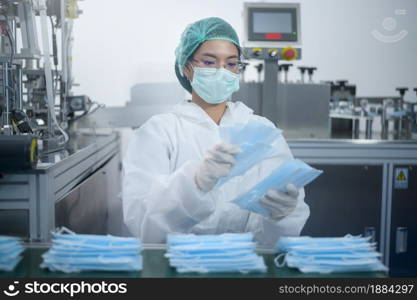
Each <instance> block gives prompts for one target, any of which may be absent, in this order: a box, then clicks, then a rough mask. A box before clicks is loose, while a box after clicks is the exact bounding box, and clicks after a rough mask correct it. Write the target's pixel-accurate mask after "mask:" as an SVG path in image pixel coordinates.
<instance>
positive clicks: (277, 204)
mask: <svg viewBox="0 0 417 300" xmlns="http://www.w3.org/2000/svg"><path fill="white" fill-rule="evenodd" d="M286 189H287V192H286V193H285V192H281V191H276V190H268V192H267V193H266V194H265V197H264V198H262V199H261V201H260V203H261V204H262V205H263V207H265V208H266V209H267V210H268V211H269V212H270V219H271V220H273V221H275V222H276V221H279V220H281V219H282V218H284V217H286V216H288V215H289V214H290V213H292V212H293V210H294V209H295V207H296V206H297V198H298V194H299V192H298V190H297V188H296V187H295V185H293V184H291V183H289V184H287V186H286Z"/></svg>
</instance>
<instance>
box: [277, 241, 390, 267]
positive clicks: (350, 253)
mask: <svg viewBox="0 0 417 300" xmlns="http://www.w3.org/2000/svg"><path fill="white" fill-rule="evenodd" d="M370 239H371V237H361V236H352V235H349V234H348V235H346V236H344V237H336V238H331V237H329V238H312V237H308V236H301V237H282V238H280V239H279V240H278V242H277V249H278V251H279V252H284V253H282V254H280V255H278V256H277V257H276V258H275V264H276V265H277V267H283V266H285V264H286V265H287V266H288V267H291V268H297V269H299V270H300V271H301V272H303V273H337V272H377V271H384V272H386V271H388V268H387V267H386V266H384V265H383V264H382V262H381V261H380V257H381V254H380V253H378V252H377V251H376V243H371V242H370Z"/></svg>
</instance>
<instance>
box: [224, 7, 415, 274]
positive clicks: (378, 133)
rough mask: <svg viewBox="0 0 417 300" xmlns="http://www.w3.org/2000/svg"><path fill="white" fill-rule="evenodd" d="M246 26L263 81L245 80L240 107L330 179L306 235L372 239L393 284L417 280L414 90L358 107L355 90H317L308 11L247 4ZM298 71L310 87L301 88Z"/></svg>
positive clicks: (246, 64)
mask: <svg viewBox="0 0 417 300" xmlns="http://www.w3.org/2000/svg"><path fill="white" fill-rule="evenodd" d="M243 16H244V26H245V28H244V29H245V30H244V32H245V36H244V38H243V40H244V42H243V44H244V48H243V55H244V61H243V68H244V72H245V70H246V72H247V70H248V68H251V67H254V68H255V69H256V71H257V72H258V78H257V80H254V81H250V80H245V76H243V80H242V81H241V84H240V86H241V87H240V90H239V91H238V92H236V93H235V94H234V95H233V98H232V100H239V101H242V102H244V103H246V104H247V105H248V106H249V107H251V108H252V109H253V110H254V112H255V113H257V114H260V115H263V116H265V117H267V118H268V119H270V120H271V121H272V122H274V123H275V124H276V125H277V126H278V127H279V128H281V129H283V131H284V136H285V137H286V139H287V141H288V144H289V146H290V148H291V150H292V152H293V154H294V156H295V157H297V158H300V159H302V160H304V161H306V162H307V163H309V164H311V165H313V166H314V167H316V168H318V169H322V170H324V173H323V174H322V175H321V176H320V177H319V178H318V179H317V180H315V181H314V182H313V183H311V184H310V185H308V186H307V187H306V199H305V200H306V202H307V203H308V204H309V206H310V209H311V215H310V218H309V220H308V221H307V224H306V226H305V227H304V230H303V232H302V234H303V235H311V236H341V235H345V234H347V233H350V234H363V235H370V236H372V239H373V240H374V241H375V242H376V243H377V247H378V249H379V250H380V251H381V252H382V253H383V261H384V263H385V264H386V265H388V266H389V267H390V272H391V275H393V276H416V275H417V223H416V222H415V221H414V214H415V212H416V211H417V201H416V200H417V121H416V116H417V111H416V104H417V101H414V102H407V101H405V100H404V94H405V93H406V92H407V88H406V87H398V88H397V92H395V91H393V94H395V93H397V95H396V96H383V97H381V96H378V97H358V96H356V86H355V85H354V84H350V83H349V82H348V81H347V80H337V81H327V82H315V81H314V79H313V76H314V72H315V71H316V67H314V66H311V67H310V66H305V65H302V64H301V63H300V64H299V65H297V66H296V65H295V63H296V62H299V61H300V60H302V39H301V38H302V36H301V7H300V4H297V3H245V5H244V12H243ZM295 67H297V69H298V71H297V72H299V75H300V77H299V80H297V81H296V82H291V81H290V80H289V76H288V74H289V72H290V71H291V70H294V69H295ZM244 75H245V74H244ZM416 84H417V83H416ZM409 92H410V91H409ZM411 92H417V88H414V89H413V91H411Z"/></svg>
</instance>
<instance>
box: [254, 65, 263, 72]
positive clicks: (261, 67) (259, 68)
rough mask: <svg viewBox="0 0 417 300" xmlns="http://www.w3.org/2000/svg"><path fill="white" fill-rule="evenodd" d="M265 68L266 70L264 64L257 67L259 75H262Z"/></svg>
mask: <svg viewBox="0 0 417 300" xmlns="http://www.w3.org/2000/svg"><path fill="white" fill-rule="evenodd" d="M263 68H264V65H263V64H258V65H256V66H255V69H256V70H257V71H258V73H261V72H262V70H263Z"/></svg>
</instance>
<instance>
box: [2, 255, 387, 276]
mask: <svg viewBox="0 0 417 300" xmlns="http://www.w3.org/2000/svg"><path fill="white" fill-rule="evenodd" d="M46 250H47V248H27V249H26V250H25V252H24V253H23V254H22V255H23V259H22V261H21V262H20V263H19V265H18V266H17V267H16V268H15V270H14V271H12V272H0V277H3V278H4V277H7V278H13V277H14V278H16V277H18V278H151V277H154V278H155V277H156V278H190V277H194V278H214V277H215V278H289V277H292V278H302V277H308V278H312V277H313V278H320V277H322V278H323V277H325V278H336V277H345V278H346V277H348V278H349V277H366V278H382V277H387V274H385V273H384V272H356V273H335V274H318V273H307V274H304V273H301V272H299V271H297V270H296V269H292V268H287V267H283V268H277V267H276V266H275V264H274V258H275V256H276V254H271V253H268V254H267V253H262V254H260V255H262V256H263V257H264V259H265V263H266V265H267V267H268V269H267V272H266V273H248V274H241V273H206V274H200V273H178V272H176V271H175V268H172V267H170V266H169V262H168V259H167V258H166V257H165V256H164V254H165V252H166V251H165V250H163V249H144V250H143V251H142V256H143V269H142V271H140V272H82V273H62V272H50V271H48V270H46V269H41V268H40V267H39V265H40V264H41V262H42V257H41V255H42V254H43V253H44V252H45V251H46Z"/></svg>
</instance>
